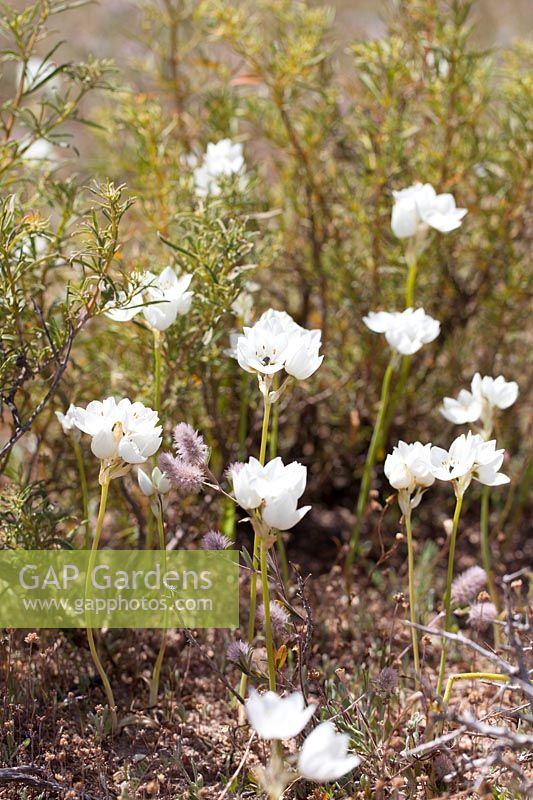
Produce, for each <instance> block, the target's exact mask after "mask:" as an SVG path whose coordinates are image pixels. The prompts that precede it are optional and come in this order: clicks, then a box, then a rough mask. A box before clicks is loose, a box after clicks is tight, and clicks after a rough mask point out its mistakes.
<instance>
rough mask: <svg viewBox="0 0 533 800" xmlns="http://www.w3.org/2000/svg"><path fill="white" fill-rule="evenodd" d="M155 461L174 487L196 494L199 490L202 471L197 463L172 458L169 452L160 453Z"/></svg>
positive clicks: (184, 492) (202, 476)
mask: <svg viewBox="0 0 533 800" xmlns="http://www.w3.org/2000/svg"><path fill="white" fill-rule="evenodd" d="M157 463H158V465H159V469H160V470H161V472H162V473H163V474H164V475H166V477H167V478H168V479H169V481H170V483H171V484H172V486H173V487H174V489H178V490H179V491H180V492H183V494H196V492H198V491H199V490H200V488H201V486H202V481H203V479H204V471H203V469H202V468H201V467H200V466H199V465H197V464H190V463H189V462H187V461H183V460H182V459H179V458H174V456H172V455H171V454H170V453H161V455H160V456H159V459H158V461H157Z"/></svg>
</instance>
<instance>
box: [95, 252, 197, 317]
mask: <svg viewBox="0 0 533 800" xmlns="http://www.w3.org/2000/svg"><path fill="white" fill-rule="evenodd" d="M191 280H192V275H182V276H181V278H178V276H177V275H176V273H175V272H174V270H173V269H172V267H165V269H164V270H163V271H162V272H161V274H160V275H154V273H153V272H150V271H148V270H147V271H146V272H143V273H134V274H133V275H132V284H131V292H129V293H128V294H130V299H129V300H127V299H126V298H127V294H126V293H125V292H122V291H121V292H119V293H118V297H117V300H115V301H114V303H113V305H112V306H110V307H108V308H107V310H106V311H105V315H106V316H107V317H109V318H110V319H112V320H114V321H115V322H129V321H130V320H132V319H133V317H134V316H135V315H136V314H139V313H140V312H142V313H143V316H144V318H145V319H146V321H147V323H148V324H149V325H150V326H151V327H152V328H153V329H154V330H158V331H165V330H166V329H167V328H169V327H170V326H171V325H173V324H174V322H175V321H176V318H177V316H178V314H187V312H188V311H189V309H190V307H191V302H192V298H193V294H194V292H189V291H187V289H188V288H189V285H190V283H191Z"/></svg>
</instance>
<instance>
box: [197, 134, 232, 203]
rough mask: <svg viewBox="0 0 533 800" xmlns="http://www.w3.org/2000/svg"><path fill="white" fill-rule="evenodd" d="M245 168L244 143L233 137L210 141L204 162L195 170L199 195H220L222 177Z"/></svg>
mask: <svg viewBox="0 0 533 800" xmlns="http://www.w3.org/2000/svg"><path fill="white" fill-rule="evenodd" d="M243 168H244V154H243V149H242V144H240V143H238V142H232V140H231V139H221V140H220V141H219V142H216V143H214V142H210V143H209V144H208V145H207V150H206V152H205V155H204V157H203V160H202V163H201V164H200V166H199V167H197V168H196V169H195V170H194V186H195V189H196V194H197V195H198V197H207V196H208V195H213V196H216V195H219V194H220V192H221V186H220V183H221V179H223V178H228V177H230V176H231V175H236V174H238V173H241V172H242V170H243Z"/></svg>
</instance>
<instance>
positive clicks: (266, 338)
mask: <svg viewBox="0 0 533 800" xmlns="http://www.w3.org/2000/svg"><path fill="white" fill-rule="evenodd" d="M321 339H322V333H321V331H320V330H318V329H317V330H307V329H306V328H302V326H301V325H298V324H297V323H296V322H295V321H294V320H293V318H292V317H291V316H290V315H289V314H287V313H286V312H285V311H275V310H274V309H272V308H271V309H269V310H268V311H265V313H264V314H262V315H261V317H260V318H259V320H258V321H257V322H256V323H255V325H254V326H253V327H251V328H247V327H245V328H244V329H243V333H242V334H241V335H240V336H239V337H238V338H237V343H236V353H237V361H238V362H239V365H240V366H241V367H242V368H243V369H245V370H246V371H247V372H255V373H257V374H259V375H274V374H275V373H276V372H280V371H281V370H283V369H284V370H285V372H286V373H287V375H290V376H291V377H293V378H296V379H297V380H306V379H307V378H309V377H310V376H311V375H312V374H313V373H314V372H316V370H317V369H318V368H319V366H320V365H321V363H322V361H323V359H324V356H321V355H319V351H320V345H321Z"/></svg>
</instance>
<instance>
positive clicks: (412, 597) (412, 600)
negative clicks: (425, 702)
mask: <svg viewBox="0 0 533 800" xmlns="http://www.w3.org/2000/svg"><path fill="white" fill-rule="evenodd" d="M405 529H406V531H407V563H408V567H409V614H410V618H411V637H412V640H413V659H414V662H415V675H416V678H417V679H418V676H419V674H420V654H419V651H418V631H417V629H416V628H415V625H416V623H417V616H418V615H417V613H416V592H415V564H414V553H413V528H412V524H411V511H410V510H409V513H408V514H406V515H405Z"/></svg>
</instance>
